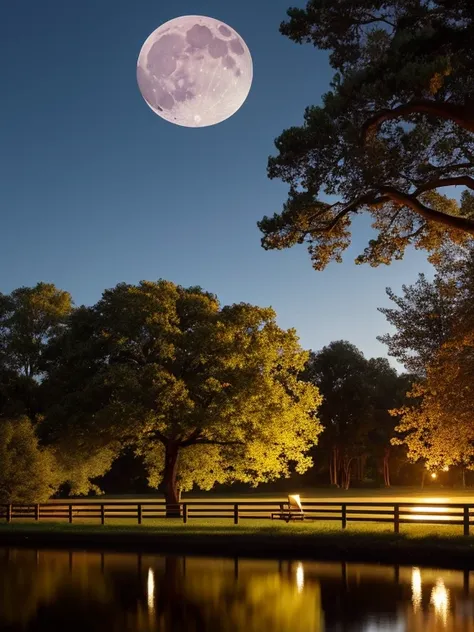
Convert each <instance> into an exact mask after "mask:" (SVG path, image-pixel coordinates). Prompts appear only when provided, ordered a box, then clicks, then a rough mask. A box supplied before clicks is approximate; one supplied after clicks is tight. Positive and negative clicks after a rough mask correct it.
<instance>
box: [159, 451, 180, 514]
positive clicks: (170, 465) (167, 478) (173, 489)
mask: <svg viewBox="0 0 474 632" xmlns="http://www.w3.org/2000/svg"><path fill="white" fill-rule="evenodd" d="M178 456H179V447H178V445H176V444H175V443H172V442H170V443H168V444H167V445H166V447H165V469H164V473H163V490H164V493H165V501H166V517H167V518H179V516H181V506H180V504H179V503H180V501H181V493H180V491H179V489H178V483H177V475H178Z"/></svg>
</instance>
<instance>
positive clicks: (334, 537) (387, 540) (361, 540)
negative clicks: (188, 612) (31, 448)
mask: <svg viewBox="0 0 474 632" xmlns="http://www.w3.org/2000/svg"><path fill="white" fill-rule="evenodd" d="M459 533H460V531H459V528H456V527H450V526H443V527H441V528H436V527H430V526H424V525H406V526H404V527H403V529H402V533H401V534H399V535H396V534H394V533H393V532H392V531H391V529H390V527H387V526H386V525H373V524H363V523H358V524H355V525H350V526H349V528H348V529H347V530H346V531H342V530H340V529H337V528H335V527H334V523H329V522H328V523H325V522H318V523H308V524H286V523H281V524H280V523H277V524H275V523H273V524H271V523H269V522H268V521H263V520H262V521H259V520H255V521H249V522H248V523H244V524H240V525H237V526H234V525H232V524H230V523H229V521H224V520H223V521H220V520H212V521H204V520H196V521H192V522H191V523H188V524H187V525H183V524H182V522H180V521H174V520H161V521H158V520H156V521H153V522H150V523H147V525H143V526H138V525H136V524H134V525H133V524H124V522H123V521H116V522H115V523H114V522H112V521H111V524H108V525H107V524H106V525H104V526H101V525H97V524H93V523H92V522H91V523H81V524H72V525H69V524H65V523H53V522H50V523H31V522H30V523H21V522H16V523H13V524H2V525H0V542H1V543H2V545H3V546H10V545H11V546H29V547H49V548H50V547H54V548H57V547H67V548H73V549H77V548H86V549H94V548H96V549H97V548H100V549H113V550H124V551H138V552H140V551H143V552H145V551H155V552H161V553H179V554H181V555H193V554H198V555H213V556H239V557H272V558H279V559H285V558H286V559H288V558H292V559H320V560H328V561H329V560H331V561H341V560H345V561H358V562H379V563H385V564H401V565H402V564H403V565H406V564H408V565H429V566H444V567H451V568H467V567H469V568H473V567H474V536H471V537H464V536H462V535H460V534H459Z"/></svg>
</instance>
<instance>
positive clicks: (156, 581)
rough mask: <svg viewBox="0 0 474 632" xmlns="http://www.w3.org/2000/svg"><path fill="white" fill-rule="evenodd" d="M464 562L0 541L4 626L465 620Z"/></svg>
mask: <svg viewBox="0 0 474 632" xmlns="http://www.w3.org/2000/svg"><path fill="white" fill-rule="evenodd" d="M472 580H473V578H472V577H470V573H469V572H463V571H449V570H436V569H425V568H410V567H389V566H377V565H362V564H353V563H348V564H346V563H342V564H332V563H319V562H310V561H298V562H288V561H277V560H274V561H262V560H232V559H210V558H197V557H196V558H193V557H187V558H184V557H176V556H167V557H163V556H159V555H148V554H147V555H145V554H143V555H134V554H119V553H108V552H107V553H97V552H81V551H77V552H68V551H43V550H40V551H36V550H29V549H0V629H1V630H2V632H3V631H5V632H17V631H18V632H20V630H21V631H22V632H33V631H34V632H43V631H44V632H46V631H48V632H54V631H55V630H67V631H76V630H77V631H79V630H80V631H81V632H95V631H96V630H97V631H99V630H100V631H101V632H104V631H107V632H119V631H120V632H186V631H187V630H189V631H190V632H207V631H212V632H217V631H219V632H220V631H222V632H241V631H244V632H266V631H267V630H268V631H269V632H270V631H271V632H290V631H291V632H340V631H344V632H421V631H424V632H461V631H462V632H474V595H473V594H472V593H471V585H473V586H474V582H473V581H472Z"/></svg>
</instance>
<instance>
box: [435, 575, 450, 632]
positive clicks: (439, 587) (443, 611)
mask: <svg viewBox="0 0 474 632" xmlns="http://www.w3.org/2000/svg"><path fill="white" fill-rule="evenodd" d="M431 603H432V605H433V606H434V609H435V614H436V616H437V617H438V618H440V619H441V620H442V621H443V623H444V625H446V623H447V621H448V612H449V590H447V589H446V587H445V585H444V582H443V580H442V579H438V581H437V582H436V586H435V587H434V588H433V590H432V591H431Z"/></svg>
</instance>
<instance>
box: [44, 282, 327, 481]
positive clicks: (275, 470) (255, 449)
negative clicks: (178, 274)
mask: <svg viewBox="0 0 474 632" xmlns="http://www.w3.org/2000/svg"><path fill="white" fill-rule="evenodd" d="M51 349H52V351H51V354H50V377H49V380H48V381H47V384H45V388H47V389H48V391H49V392H50V393H51V394H53V393H56V394H57V395H58V397H57V402H58V403H57V405H56V406H54V407H52V408H51V410H50V411H49V413H48V415H47V419H46V422H45V424H44V428H43V431H44V433H45V434H44V436H45V437H46V438H47V440H48V441H51V442H54V443H56V444H57V445H58V446H60V448H59V450H60V452H61V453H63V454H69V453H74V454H75V455H76V456H78V455H81V454H82V455H83V456H84V457H87V458H89V457H94V459H96V460H95V461H94V463H101V464H102V466H101V467H103V469H104V471H105V470H106V469H107V468H108V467H109V464H110V462H111V459H113V456H114V455H116V454H118V453H119V451H120V450H121V448H122V447H123V446H125V445H134V446H135V447H136V449H137V450H138V451H139V452H140V453H141V454H142V455H143V456H144V457H145V459H146V462H147V463H148V465H149V468H150V477H151V479H152V480H153V481H154V482H155V483H156V482H157V481H158V479H159V478H160V477H161V476H162V474H161V472H164V476H165V478H166V477H167V476H169V477H171V478H170V480H167V482H168V483H169V484H171V486H172V487H175V486H176V485H177V484H178V482H179V485H180V486H182V488H183V489H189V488H190V487H191V486H192V485H193V484H197V485H200V486H202V487H204V488H209V487H211V486H212V484H213V483H214V482H216V481H219V482H223V481H224V480H225V481H230V482H232V481H235V480H240V481H246V482H250V483H252V484H258V483H259V482H262V481H268V480H272V479H274V478H276V477H279V476H286V475H288V474H289V472H290V470H291V469H292V468H294V469H296V470H297V471H304V470H305V469H307V467H309V466H310V464H311V459H310V458H309V457H308V456H307V451H308V449H309V448H310V447H311V446H312V445H314V444H315V443H316V441H317V437H318V434H319V433H320V431H321V426H320V424H319V421H318V419H317V418H316V416H315V411H316V410H317V408H318V405H319V403H320V397H319V394H318V391H317V389H316V388H315V387H314V386H312V385H310V384H308V383H306V382H303V381H302V380H300V379H299V374H300V373H301V371H302V370H303V369H304V366H305V362H306V359H307V353H305V352H304V351H303V350H302V349H301V347H300V346H299V343H298V339H297V336H296V334H295V332H294V331H292V330H290V331H283V330H281V329H280V328H279V327H278V326H277V325H276V323H275V314H274V312H273V311H272V310H271V309H264V308H259V307H254V306H251V305H247V304H238V305H232V306H227V307H222V308H221V306H220V305H219V303H218V301H217V299H216V298H215V297H214V296H213V295H211V294H209V293H207V292H204V291H203V290H201V289H200V288H188V289H184V288H181V287H179V286H176V285H174V284H173V283H170V282H166V281H158V282H156V283H154V282H145V281H144V282H142V283H140V284H139V285H138V286H134V285H126V284H120V285H118V286H117V287H116V288H114V289H112V290H107V291H106V292H104V295H103V297H102V299H101V300H100V301H99V302H98V303H97V304H96V305H95V306H94V307H92V308H90V309H81V310H77V311H76V312H75V313H74V314H73V315H72V316H71V319H70V325H69V327H68V329H67V330H66V331H64V332H63V333H62V334H61V335H59V336H58V337H57V339H56V340H55V341H53V343H52V345H51ZM169 452H172V455H171V456H172V458H173V463H172V464H171V465H170V464H169V463H168V461H167V458H168V456H169V454H168V453H169ZM101 455H103V459H102V458H101ZM98 469H100V468H98ZM101 473H103V472H101ZM96 475H97V473H96Z"/></svg>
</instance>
